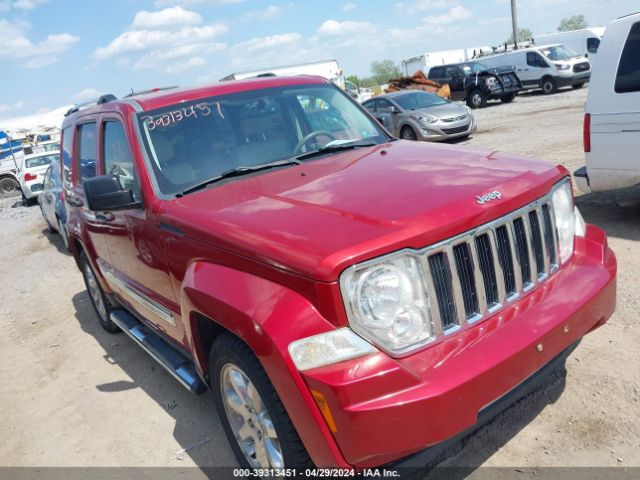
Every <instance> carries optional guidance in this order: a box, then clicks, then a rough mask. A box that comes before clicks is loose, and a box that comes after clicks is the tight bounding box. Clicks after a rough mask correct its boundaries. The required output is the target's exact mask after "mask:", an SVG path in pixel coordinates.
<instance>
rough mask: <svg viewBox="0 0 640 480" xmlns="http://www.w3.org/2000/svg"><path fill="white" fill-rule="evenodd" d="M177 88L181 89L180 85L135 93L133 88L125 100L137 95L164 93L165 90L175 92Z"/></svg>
mask: <svg viewBox="0 0 640 480" xmlns="http://www.w3.org/2000/svg"><path fill="white" fill-rule="evenodd" d="M176 88H179V87H178V85H172V86H170V87H156V88H150V89H148V90H140V91H138V92H134V91H133V88H132V89H131V93H128V94H127V95H125V96H124V98H129V97H135V96H137V95H146V94H147V93H156V92H164V91H165V90H174V89H176Z"/></svg>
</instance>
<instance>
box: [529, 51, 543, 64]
mask: <svg viewBox="0 0 640 480" xmlns="http://www.w3.org/2000/svg"><path fill="white" fill-rule="evenodd" d="M527 65H529V66H530V67H536V68H547V62H545V61H544V59H543V58H542V57H541V56H540V55H539V54H537V53H535V52H527Z"/></svg>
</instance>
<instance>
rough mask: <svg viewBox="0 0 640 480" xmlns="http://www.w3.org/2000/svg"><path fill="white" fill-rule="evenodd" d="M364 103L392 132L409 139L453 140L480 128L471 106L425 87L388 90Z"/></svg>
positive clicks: (466, 135)
mask: <svg viewBox="0 0 640 480" xmlns="http://www.w3.org/2000/svg"><path fill="white" fill-rule="evenodd" d="M363 106H364V107H365V108H366V109H367V110H368V111H369V112H370V113H371V114H372V115H373V116H374V117H376V119H377V120H378V121H379V122H380V123H381V124H382V125H384V127H386V129H387V130H389V132H391V133H392V134H393V135H395V136H396V137H399V138H403V139H405V140H426V141H431V142H434V141H440V140H451V139H455V138H463V137H468V136H469V135H471V134H472V133H474V132H475V131H476V128H477V127H476V121H475V119H474V118H473V114H472V113H471V110H470V109H469V108H468V107H466V106H464V105H460V104H458V103H452V102H450V101H449V100H447V99H445V98H442V97H439V96H438V95H435V94H433V93H427V92H424V91H422V90H403V91H401V92H393V93H388V94H386V95H381V96H379V97H375V98H372V99H370V100H367V101H366V102H364V103H363Z"/></svg>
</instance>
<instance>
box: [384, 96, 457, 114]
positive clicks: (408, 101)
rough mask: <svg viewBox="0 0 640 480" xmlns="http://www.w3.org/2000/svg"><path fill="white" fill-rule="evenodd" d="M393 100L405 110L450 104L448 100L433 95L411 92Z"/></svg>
mask: <svg viewBox="0 0 640 480" xmlns="http://www.w3.org/2000/svg"><path fill="white" fill-rule="evenodd" d="M393 100H394V101H395V102H396V103H397V104H398V105H400V108H402V109H403V110H417V109H419V108H428V107H435V106H436V105H444V104H445V103H449V101H448V100H446V99H444V98H442V97H439V96H438V95H435V94H433V93H427V92H411V93H405V94H404V95H398V96H395V97H393Z"/></svg>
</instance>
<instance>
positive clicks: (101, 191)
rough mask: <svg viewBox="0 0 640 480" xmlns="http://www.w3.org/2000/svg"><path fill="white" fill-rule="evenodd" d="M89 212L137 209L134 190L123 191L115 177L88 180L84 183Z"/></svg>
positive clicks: (137, 203) (105, 176)
mask: <svg viewBox="0 0 640 480" xmlns="http://www.w3.org/2000/svg"><path fill="white" fill-rule="evenodd" d="M83 186H84V194H85V196H86V199H87V206H88V207H89V210H91V211H94V212H101V211H109V210H126V209H132V208H137V207H139V206H140V203H139V202H136V201H135V198H134V197H133V191H132V190H123V188H122V185H120V180H118V177H117V176H115V175H102V176H100V177H93V178H87V179H85V180H84V182H83Z"/></svg>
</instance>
